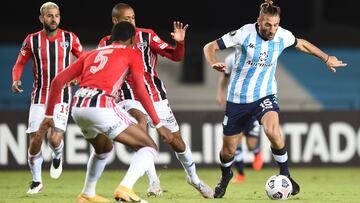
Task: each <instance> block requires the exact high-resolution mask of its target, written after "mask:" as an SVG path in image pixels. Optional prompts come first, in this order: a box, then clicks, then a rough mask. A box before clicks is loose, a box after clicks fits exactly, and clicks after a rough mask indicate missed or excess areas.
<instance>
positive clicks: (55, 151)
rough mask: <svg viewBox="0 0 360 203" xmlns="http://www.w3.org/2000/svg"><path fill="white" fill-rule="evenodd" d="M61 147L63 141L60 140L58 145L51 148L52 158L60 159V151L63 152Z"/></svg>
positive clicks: (62, 146)
mask: <svg viewBox="0 0 360 203" xmlns="http://www.w3.org/2000/svg"><path fill="white" fill-rule="evenodd" d="M50 147H51V146H50ZM51 148H52V147H51ZM63 149H64V141H63V140H61V142H60V144H59V146H57V147H55V148H53V153H52V158H53V159H60V158H61V155H62V152H63Z"/></svg>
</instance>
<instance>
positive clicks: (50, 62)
mask: <svg viewBox="0 0 360 203" xmlns="http://www.w3.org/2000/svg"><path fill="white" fill-rule="evenodd" d="M83 53H84V51H83V48H82V46H81V44H80V41H79V38H78V37H77V36H76V35H75V34H74V33H72V32H69V31H65V30H61V29H58V30H57V34H56V35H55V36H53V37H51V36H46V34H45V31H43V30H41V31H39V32H36V33H32V34H29V35H28V36H27V37H26V39H25V40H24V42H23V45H22V48H21V50H20V53H19V56H18V58H17V61H16V63H15V65H14V68H13V74H12V77H13V81H18V80H20V78H21V75H22V72H23V70H24V67H25V65H26V63H27V62H28V61H29V59H30V58H32V61H33V76H34V83H33V89H32V94H31V103H32V104H46V103H47V101H48V99H49V98H48V95H49V89H50V84H51V81H52V80H53V78H54V77H55V76H56V75H57V74H58V73H60V72H61V71H63V70H64V69H65V68H66V67H67V66H69V65H70V64H71V63H72V54H73V55H75V56H76V57H77V58H78V57H80V56H81V55H82V54H83ZM70 100H71V88H70V87H67V88H64V89H63V90H62V96H61V98H60V100H59V101H57V102H66V103H68V102H70Z"/></svg>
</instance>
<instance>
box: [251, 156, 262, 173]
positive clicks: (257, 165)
mask: <svg viewBox="0 0 360 203" xmlns="http://www.w3.org/2000/svg"><path fill="white" fill-rule="evenodd" d="M263 166H264V160H263V158H262V155H261V153H258V154H257V155H255V156H254V161H253V163H252V167H253V169H254V170H255V171H260V170H261V169H262V168H263Z"/></svg>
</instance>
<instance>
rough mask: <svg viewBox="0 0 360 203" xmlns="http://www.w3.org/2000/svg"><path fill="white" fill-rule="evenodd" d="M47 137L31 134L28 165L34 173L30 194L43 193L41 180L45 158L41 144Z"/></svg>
mask: <svg viewBox="0 0 360 203" xmlns="http://www.w3.org/2000/svg"><path fill="white" fill-rule="evenodd" d="M44 137H45V135H39V134H37V133H36V132H34V133H30V143H29V149H28V164H29V167H30V171H31V173H32V176H33V179H32V182H31V184H30V187H29V190H28V191H27V193H28V194H36V193H39V192H42V190H43V184H42V178H41V165H42V162H43V157H42V154H41V144H42V142H43V140H44Z"/></svg>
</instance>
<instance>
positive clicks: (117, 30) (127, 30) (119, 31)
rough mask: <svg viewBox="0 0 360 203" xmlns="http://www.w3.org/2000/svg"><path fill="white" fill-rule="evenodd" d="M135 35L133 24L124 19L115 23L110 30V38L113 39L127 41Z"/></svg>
mask: <svg viewBox="0 0 360 203" xmlns="http://www.w3.org/2000/svg"><path fill="white" fill-rule="evenodd" d="M133 36H135V28H134V26H133V25H132V24H131V23H129V22H126V21H122V22H119V23H116V24H115V25H114V26H113V28H112V31H111V39H112V40H113V41H123V42H125V41H127V40H128V39H130V38H132V37H133Z"/></svg>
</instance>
